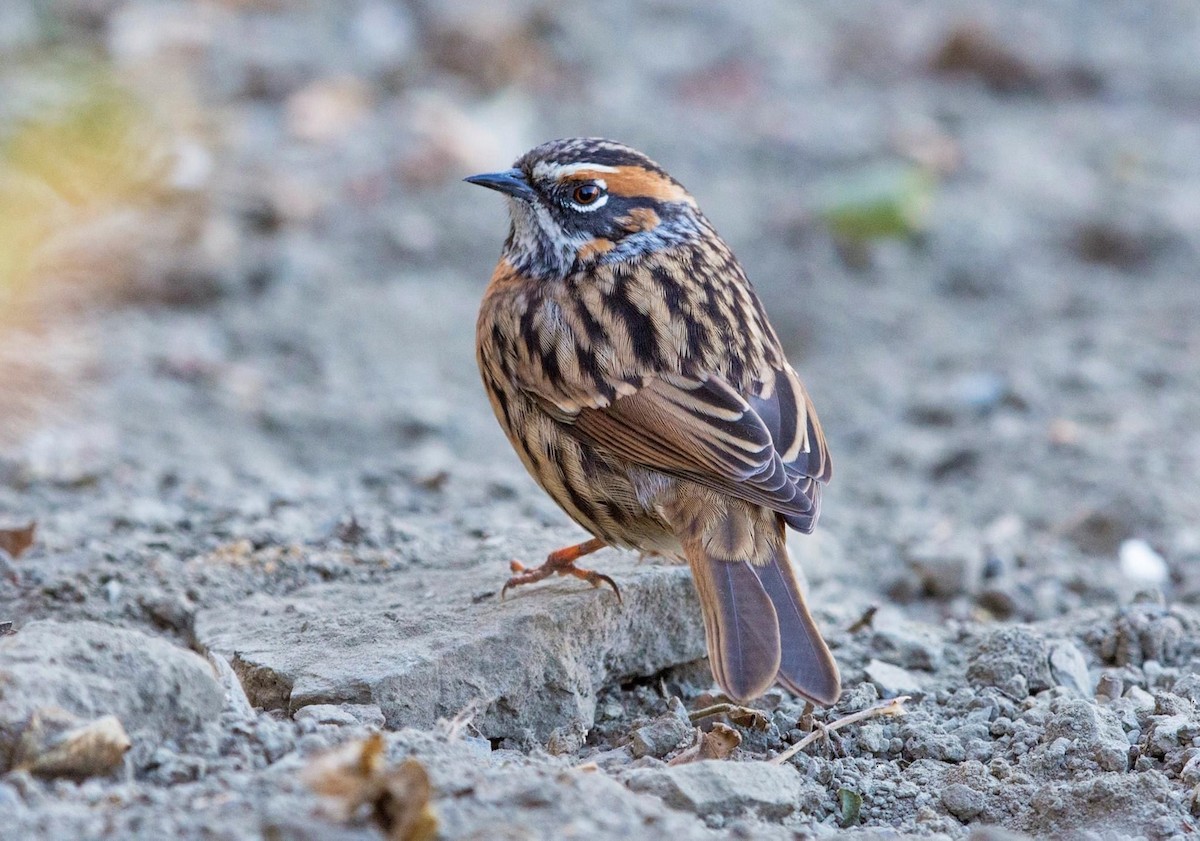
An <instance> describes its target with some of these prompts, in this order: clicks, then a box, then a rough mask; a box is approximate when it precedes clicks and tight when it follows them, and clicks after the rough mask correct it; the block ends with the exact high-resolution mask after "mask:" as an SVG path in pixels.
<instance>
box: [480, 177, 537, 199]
mask: <svg viewBox="0 0 1200 841" xmlns="http://www.w3.org/2000/svg"><path fill="white" fill-rule="evenodd" d="M463 181H466V182H467V183H468V184H478V185H479V186H480V187H487V188H488V189H489V190H497V191H499V192H501V193H504V194H505V195H509V196H512V197H513V198H515V199H525V200H526V201H528V200H530V199H532V198H533V195H534V194H533V188H532V187H530V186H529V182H528V181H527V180H526V179H525V173H523V172H521V170H519V169H506V170H504V172H485V173H483V174H482V175H472V176H470V177H469V178H464V179H463Z"/></svg>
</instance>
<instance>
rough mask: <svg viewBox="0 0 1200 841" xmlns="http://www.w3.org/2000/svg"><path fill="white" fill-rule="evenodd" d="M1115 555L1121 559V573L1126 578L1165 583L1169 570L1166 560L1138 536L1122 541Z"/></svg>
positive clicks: (1148, 582) (1149, 582) (1151, 582)
mask: <svg viewBox="0 0 1200 841" xmlns="http://www.w3.org/2000/svg"><path fill="white" fill-rule="evenodd" d="M1117 556H1118V558H1120V561H1121V574H1122V575H1124V576H1125V577H1126V578H1129V579H1132V580H1134V581H1141V582H1145V583H1147V584H1165V583H1166V581H1167V576H1168V574H1169V572H1170V571H1169V570H1168V569H1167V562H1166V560H1165V559H1164V558H1163V556H1162V555H1160V554H1158V552H1156V551H1154V547H1152V546H1151V545H1150V544H1149V543H1147V542H1146V541H1144V540H1142V539H1141V538H1140V537H1135V538H1131V539H1129V540H1126V541H1124V542H1123V543H1122V544H1121V548H1120V549H1119V550H1118V553H1117Z"/></svg>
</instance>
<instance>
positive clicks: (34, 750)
mask: <svg viewBox="0 0 1200 841" xmlns="http://www.w3.org/2000/svg"><path fill="white" fill-rule="evenodd" d="M131 746H132V743H131V742H130V741H129V736H128V735H127V734H126V733H125V728H124V727H122V726H121V722H120V721H119V720H118V719H117V717H116V716H115V715H106V716H104V717H102V718H98V719H96V720H95V721H89V722H86V723H83V724H80V719H79V718H78V717H77V716H75V715H72V714H71V713H69V712H67V711H66V710H63V709H59V708H57V707H47V708H45V709H41V710H38V711H37V712H35V713H34V714H33V715H32V716H31V717H30V719H29V725H28V726H27V727H26V728H25V731H24V732H23V733H22V734H21V738H20V739H19V740H18V741H17V747H16V750H15V751H14V752H13V769H14V770H24V771H28V772H29V773H31V774H36V775H37V776H39V777H70V778H72V779H77V780H80V779H84V778H86V777H98V776H103V775H105V774H109V773H112V771H114V770H116V769H117V768H118V767H120V765H121V763H122V761H124V758H125V753H126V752H127V751H128V750H129V748H130V747H131Z"/></svg>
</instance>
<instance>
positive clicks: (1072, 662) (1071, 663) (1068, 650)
mask: <svg viewBox="0 0 1200 841" xmlns="http://www.w3.org/2000/svg"><path fill="white" fill-rule="evenodd" d="M1050 675H1051V677H1052V678H1053V679H1054V682H1055V683H1056V684H1058V685H1059V686H1065V687H1066V688H1067V689H1070V690H1071V691H1072V692H1074V693H1075V694H1076V695H1078V696H1079V697H1080V698H1090V697H1092V679H1091V676H1090V675H1088V668H1087V662H1086V661H1085V660H1084V659H1083V654H1082V653H1081V652H1080V650H1079V649H1078V648H1076V647H1075V646H1074V645H1073V644H1072V643H1069V642H1066V641H1065V640H1061V641H1059V642H1055V643H1053V644H1052V645H1051V647H1050Z"/></svg>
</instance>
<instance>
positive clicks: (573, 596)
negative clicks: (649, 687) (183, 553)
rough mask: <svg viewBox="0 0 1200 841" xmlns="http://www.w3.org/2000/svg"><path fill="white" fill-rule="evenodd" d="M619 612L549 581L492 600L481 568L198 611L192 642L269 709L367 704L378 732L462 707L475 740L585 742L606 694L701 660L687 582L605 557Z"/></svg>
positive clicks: (491, 578) (328, 587)
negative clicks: (383, 724) (471, 712)
mask: <svg viewBox="0 0 1200 841" xmlns="http://www.w3.org/2000/svg"><path fill="white" fill-rule="evenodd" d="M604 569H605V571H606V572H608V573H611V574H612V575H613V577H614V578H615V579H616V580H617V581H618V582H619V583H620V585H621V593H622V596H623V597H624V604H623V605H621V606H618V605H617V604H616V599H615V597H614V596H613V595H612V594H611V593H609V592H606V591H604V590H593V589H591V588H588V587H587V586H586V585H579V584H578V582H575V581H574V580H571V581H566V580H562V579H555V580H553V581H552V582H548V583H546V584H544V585H540V586H535V587H529V588H521V589H520V590H518V591H516V592H514V593H511V594H510V595H509V597H508V598H507V599H506V600H505V601H503V602H501V601H500V600H498V599H488V600H485V601H479V602H478V603H476V602H474V601H473V600H472V596H473V595H475V594H477V593H481V592H493V591H495V590H496V589H497V588H498V586H499V585H500V584H501V583H502V580H503V578H504V575H503V573H502V572H501V571H500V570H497V569H495V568H493V567H491V566H486V565H485V566H476V567H468V568H463V569H451V570H436V569H432V570H431V569H415V570H411V571H407V572H404V573H400V574H398V575H397V576H396V580H395V581H393V582H390V583H387V584H385V585H383V586H381V585H380V584H319V585H314V586H311V587H307V588H304V589H301V590H299V591H297V592H295V593H293V594H291V595H288V596H281V597H276V596H270V595H266V594H260V595H256V596H254V597H252V598H250V599H248V600H246V601H244V602H242V603H240V604H234V605H227V606H222V607H214V608H210V609H208V610H202V611H200V612H199V614H198V615H197V617H196V636H197V639H198V640H199V641H200V643H201V644H202V645H204V646H206V647H207V648H209V649H210V650H212V651H214V652H218V653H220V654H222V655H223V656H225V657H226V658H228V659H230V660H231V661H232V664H233V667H234V669H235V671H237V673H238V675H239V676H240V677H241V679H242V684H243V686H245V688H246V692H247V694H248V695H249V697H250V699H251V701H252V702H253V703H254V704H256V705H258V706H262V707H265V708H267V709H284V710H291V711H294V710H298V709H300V708H301V707H304V706H308V705H309V704H344V703H351V704H375V705H377V706H378V707H379V708H380V709H381V710H382V711H383V715H384V717H385V719H386V721H387V726H388V727H390V728H396V727H401V726H405V725H408V726H414V727H425V728H428V727H432V726H434V725H435V724H436V723H437V721H438V719H440V718H445V719H451V718H453V717H454V716H455V715H457V714H458V713H459V712H461V711H462V710H463V709H464V708H466V707H467V706H468V705H471V704H479V705H480V709H481V711H480V713H479V714H478V715H477V716H476V717H475V718H474V719H473V722H472V723H473V725H474V727H475V728H476V729H477V730H478V731H479V733H480V734H481V735H483V736H485V737H488V738H493V739H501V738H510V739H513V740H514V741H516V742H518V743H525V744H528V743H530V742H536V743H540V744H545V743H546V740H547V739H549V738H550V736H551V735H552V734H554V733H555V732H559V733H566V732H568V731H571V732H586V730H587V729H589V728H590V727H591V726H592V723H593V718H594V715H595V703H596V701H595V699H596V693H597V692H598V691H599V690H600V689H601V688H602V687H603V686H604V685H606V684H608V683H611V682H614V681H619V680H624V679H627V678H629V677H633V676H639V675H652V674H655V673H656V672H658V671H660V670H662V669H664V668H666V667H668V666H672V665H677V664H680V663H685V662H688V661H691V660H695V659H697V658H699V657H702V656H703V655H704V652H705V643H704V628H703V623H702V622H701V619H700V614H699V609H698V608H697V607H695V594H694V590H693V587H692V583H691V580H690V576H689V575H688V572H687V570H686V569H684V568H680V567H668V566H660V565H655V564H642V565H638V564H636V563H635V562H634V561H633V560H632V559H630V558H627V557H620V558H615V559H612V560H609V559H605V565H604Z"/></svg>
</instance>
